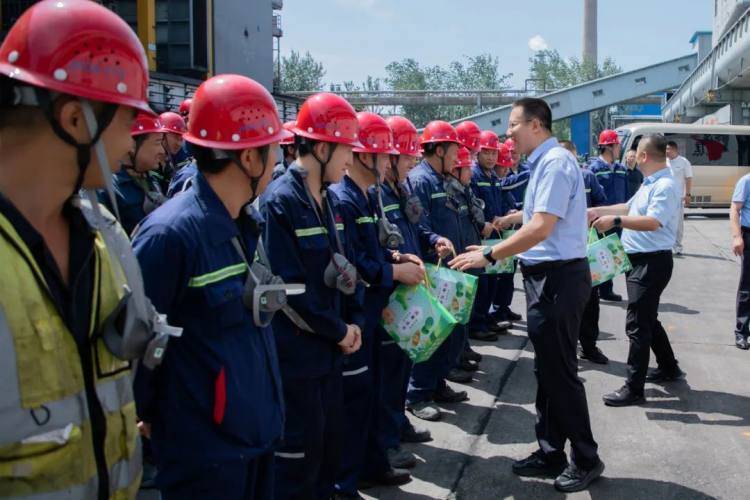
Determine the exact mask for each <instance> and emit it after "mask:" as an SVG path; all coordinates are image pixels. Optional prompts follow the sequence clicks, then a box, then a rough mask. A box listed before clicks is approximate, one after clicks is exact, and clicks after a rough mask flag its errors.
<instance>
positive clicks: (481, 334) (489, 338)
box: [469, 330, 497, 342]
mask: <svg viewBox="0 0 750 500" xmlns="http://www.w3.org/2000/svg"><path fill="white" fill-rule="evenodd" d="M469 338H470V339H472V340H481V341H484V342H494V341H496V340H497V333H495V332H490V331H483V330H477V331H474V332H469Z"/></svg>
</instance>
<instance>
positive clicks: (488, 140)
mask: <svg viewBox="0 0 750 500" xmlns="http://www.w3.org/2000/svg"><path fill="white" fill-rule="evenodd" d="M479 149H494V150H495V151H499V150H500V138H498V136H497V134H496V133H495V132H493V131H492V130H483V131H482V133H481V134H479Z"/></svg>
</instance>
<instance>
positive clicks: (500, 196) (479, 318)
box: [469, 164, 515, 331]
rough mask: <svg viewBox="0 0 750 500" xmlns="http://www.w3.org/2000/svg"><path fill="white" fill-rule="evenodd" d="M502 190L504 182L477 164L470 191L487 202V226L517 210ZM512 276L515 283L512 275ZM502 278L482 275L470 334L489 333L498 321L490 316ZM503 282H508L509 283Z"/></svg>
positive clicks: (492, 171) (511, 198) (495, 234)
mask: <svg viewBox="0 0 750 500" xmlns="http://www.w3.org/2000/svg"><path fill="white" fill-rule="evenodd" d="M501 186H502V182H501V180H500V178H499V177H498V176H497V174H495V171H494V169H490V170H489V171H488V170H485V169H483V168H482V167H481V166H480V165H479V164H474V166H472V167H471V190H472V192H473V194H474V196H475V197H477V198H479V199H480V200H482V201H483V202H484V219H485V221H487V222H490V223H491V222H492V221H493V219H494V218H495V217H501V216H503V215H505V213H506V212H507V211H508V210H510V209H511V208H514V206H515V201H514V200H513V196H512V195H511V194H510V191H503V190H502V188H501ZM508 207H510V208H508ZM497 237H498V235H497V233H496V232H493V234H492V235H490V236H489V238H488V239H491V238H497ZM510 276H511V280H512V276H513V275H510ZM502 278H503V276H491V275H488V274H480V275H479V286H478V288H477V296H476V300H475V301H474V312H473V314H472V319H471V321H470V322H469V331H486V330H487V329H488V328H489V326H490V322H491V321H495V318H494V317H493V316H491V315H490V309H491V307H492V303H493V301H494V299H495V296H496V294H497V290H498V283H499V282H500V281H503V279H502ZM504 281H507V279H505V280H504ZM511 283H512V281H511ZM502 286H504V287H505V288H507V283H505V282H503V285H502ZM511 290H512V285H511Z"/></svg>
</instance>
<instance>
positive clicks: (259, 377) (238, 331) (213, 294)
mask: <svg viewBox="0 0 750 500" xmlns="http://www.w3.org/2000/svg"><path fill="white" fill-rule="evenodd" d="M259 221H260V218H259V216H258V215H257V213H256V214H254V215H253V216H252V217H251V216H248V215H245V214H243V215H241V216H240V217H239V218H238V219H236V220H233V219H232V217H231V216H230V214H229V213H228V212H227V209H226V208H225V206H224V203H222V201H221V200H220V199H219V197H218V196H217V195H216V193H215V192H214V191H213V189H211V187H210V185H209V184H208V182H207V181H206V179H205V177H203V175H202V174H198V175H197V176H196V177H195V181H194V183H193V186H192V187H191V188H190V189H189V190H187V191H186V192H185V193H184V195H183V196H179V197H176V198H174V199H172V200H169V201H168V202H166V203H165V204H164V205H163V206H162V207H160V208H159V209H157V210H155V211H154V212H153V213H152V214H150V215H149V216H148V217H147V218H146V219H145V220H144V221H143V223H142V224H141V226H140V228H139V230H138V231H137V234H136V235H135V238H134V240H133V247H134V250H135V254H136V256H137V258H138V261H139V262H140V265H141V269H142V271H143V278H144V283H145V289H146V294H147V295H148V297H149V298H150V299H151V301H152V303H153V304H154V306H155V307H156V309H157V310H158V311H159V312H160V313H163V314H166V315H167V319H168V321H169V323H170V324H172V325H175V326H179V327H182V328H183V333H182V337H180V338H173V339H171V340H170V343H169V349H167V351H166V355H165V357H164V361H163V362H162V364H161V366H159V367H158V368H157V369H156V370H155V371H151V370H149V369H147V368H146V367H145V366H139V369H138V372H137V377H136V382H135V394H136V403H137V408H138V415H139V417H140V418H141V419H142V420H143V421H145V422H149V423H151V438H152V443H153V449H154V455H155V457H156V463H157V466H158V469H159V475H158V476H157V484H158V485H159V487H160V488H161V489H162V494H163V495H164V496H163V497H164V498H165V499H169V498H205V497H206V496H211V497H213V498H237V499H240V498H243V499H244V498H258V497H266V495H272V491H273V450H274V449H275V448H276V447H277V445H278V444H279V440H280V439H281V435H282V429H283V420H284V411H283V397H282V387H281V375H280V373H279V365H278V358H277V355H276V346H275V343H274V339H273V334H272V332H271V329H270V328H259V327H257V326H256V325H255V324H254V322H253V315H252V312H251V311H250V310H248V309H247V308H246V307H245V305H244V304H243V301H242V294H243V287H244V283H245V279H246V277H247V265H246V264H245V260H243V256H242V255H240V254H239V252H238V251H237V249H236V248H235V246H234V245H233V243H232V240H233V239H234V238H236V239H237V241H238V242H240V243H241V245H242V246H244V248H245V249H246V256H245V258H246V259H248V260H251V259H252V257H251V256H252V255H254V254H255V248H256V245H257V241H258V237H259V235H260V226H259ZM246 485H249V486H246ZM247 488H249V489H247ZM207 492H210V493H207Z"/></svg>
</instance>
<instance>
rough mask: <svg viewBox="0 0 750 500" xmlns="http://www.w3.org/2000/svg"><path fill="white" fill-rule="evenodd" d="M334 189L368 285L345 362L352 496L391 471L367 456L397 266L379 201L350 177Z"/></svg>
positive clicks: (346, 483)
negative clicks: (380, 329) (380, 334)
mask: <svg viewBox="0 0 750 500" xmlns="http://www.w3.org/2000/svg"><path fill="white" fill-rule="evenodd" d="M331 191H333V192H334V193H335V194H336V197H337V198H338V200H339V204H338V207H339V213H340V214H341V217H342V218H343V221H344V225H345V226H346V227H347V228H349V229H348V236H349V241H350V242H351V246H352V247H353V248H354V254H355V259H354V264H355V265H356V266H357V271H358V272H359V274H360V276H361V277H362V279H363V280H364V281H365V282H367V283H368V285H369V287H367V289H366V290H365V294H364V297H365V300H364V313H365V327H364V329H363V330H362V347H361V348H360V349H359V351H357V352H355V353H354V354H351V355H349V356H346V357H345V358H344V362H343V365H344V366H343V373H342V374H343V379H344V381H343V385H344V413H345V416H346V419H345V427H344V433H345V434H346V436H347V439H346V442H345V444H344V447H343V450H342V456H341V464H340V466H339V473H338V477H337V479H336V490H337V491H339V492H343V493H347V494H355V493H356V492H357V483H358V482H359V480H360V478H361V477H363V475H365V473H367V474H374V475H376V476H379V475H382V474H383V473H385V472H386V471H387V470H388V469H389V465H388V458H387V455H382V456H381V457H380V459H379V460H378V462H379V463H378V464H377V465H376V464H368V465H369V466H370V467H371V469H370V470H368V471H365V470H364V468H365V457H366V453H367V448H368V443H369V442H374V441H375V439H376V436H375V433H374V424H375V418H376V417H375V414H374V413H375V410H376V401H377V398H378V397H379V385H378V382H379V379H378V377H377V365H378V364H379V360H378V358H377V354H378V350H377V349H376V341H377V339H376V335H377V332H376V327H377V324H378V323H379V322H380V318H381V315H382V313H383V309H384V308H385V306H386V305H387V303H388V296H389V295H390V291H391V289H392V288H393V264H391V262H390V259H388V258H387V256H386V254H385V253H384V252H383V250H382V247H381V245H380V242H379V240H378V228H377V225H376V222H377V219H378V215H377V214H378V212H377V210H376V206H377V205H376V203H374V201H375V200H374V198H375V197H373V198H370V197H369V195H368V193H365V192H363V191H362V189H360V187H359V186H357V184H356V183H355V182H354V180H353V179H352V178H351V177H349V176H348V175H345V176H344V178H343V179H342V180H341V182H339V183H338V184H334V185H332V186H331Z"/></svg>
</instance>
